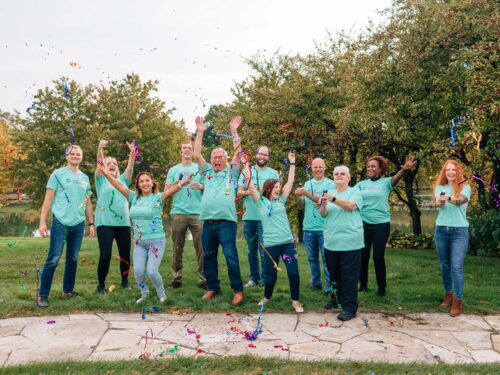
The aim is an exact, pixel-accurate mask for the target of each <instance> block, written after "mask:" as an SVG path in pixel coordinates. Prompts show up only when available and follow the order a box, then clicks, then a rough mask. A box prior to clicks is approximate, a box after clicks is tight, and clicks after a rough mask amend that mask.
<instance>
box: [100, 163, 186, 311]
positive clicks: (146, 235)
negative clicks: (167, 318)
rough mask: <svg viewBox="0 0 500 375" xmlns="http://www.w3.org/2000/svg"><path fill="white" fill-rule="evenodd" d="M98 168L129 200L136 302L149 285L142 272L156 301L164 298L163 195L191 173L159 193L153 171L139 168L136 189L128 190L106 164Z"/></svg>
mask: <svg viewBox="0 0 500 375" xmlns="http://www.w3.org/2000/svg"><path fill="white" fill-rule="evenodd" d="M97 170H98V172H99V173H101V174H103V175H104V176H106V178H107V179H108V181H109V182H110V183H111V185H113V186H114V187H115V189H116V190H118V191H119V192H120V193H121V194H123V196H124V197H125V198H127V200H128V201H129V203H130V219H131V220H132V226H133V230H134V239H135V246H134V274H135V280H136V282H137V285H138V286H139V289H140V290H141V297H139V298H138V299H137V301H136V303H142V302H144V301H146V299H147V297H148V296H149V289H148V286H147V284H146V272H147V275H148V277H149V279H150V280H151V283H152V284H153V286H154V287H155V289H156V294H157V295H158V298H159V299H160V302H165V300H166V299H167V296H166V293H165V287H164V285H163V279H162V277H161V275H160V273H159V272H158V269H159V268H160V263H161V259H162V258H163V253H164V252H165V242H166V238H165V232H164V230H163V223H162V218H161V214H162V211H163V205H164V203H165V202H166V200H167V198H168V197H169V196H171V195H172V194H175V193H177V192H178V191H180V190H181V189H182V188H183V187H184V186H187V185H188V184H189V182H190V180H191V175H190V176H188V178H187V179H185V180H182V181H179V182H178V183H176V184H174V185H172V186H171V187H170V188H169V189H168V190H165V191H164V192H163V193H158V185H157V183H156V182H155V180H154V178H153V175H152V174H151V173H149V172H141V173H139V175H138V176H137V178H136V180H135V188H136V191H133V190H129V189H128V188H126V187H125V186H124V185H123V184H122V183H121V182H120V181H119V180H117V179H116V178H114V177H113V176H112V175H111V174H110V172H109V170H108V169H107V168H106V166H102V165H99V166H98V168H97Z"/></svg>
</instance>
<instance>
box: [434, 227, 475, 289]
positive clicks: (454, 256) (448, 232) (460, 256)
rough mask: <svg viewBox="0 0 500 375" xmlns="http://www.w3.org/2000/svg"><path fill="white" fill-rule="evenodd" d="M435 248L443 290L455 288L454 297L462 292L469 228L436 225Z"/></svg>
mask: <svg viewBox="0 0 500 375" xmlns="http://www.w3.org/2000/svg"><path fill="white" fill-rule="evenodd" d="M434 240H435V241H436V248H437V251H438V254H439V262H440V263H441V276H442V277H443V286H444V290H445V292H447V293H449V292H452V291H453V289H454V290H455V292H454V295H455V298H458V299H462V297H463V293H464V259H465V254H466V253H467V248H468V245H469V228H466V227H445V226H441V225H438V226H436V232H435V233H434Z"/></svg>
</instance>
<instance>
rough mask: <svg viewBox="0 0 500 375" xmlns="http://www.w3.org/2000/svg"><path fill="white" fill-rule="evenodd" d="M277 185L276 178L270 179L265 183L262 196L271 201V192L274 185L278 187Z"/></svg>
mask: <svg viewBox="0 0 500 375" xmlns="http://www.w3.org/2000/svg"><path fill="white" fill-rule="evenodd" d="M277 183H278V181H277V180H275V179H274V178H268V179H267V180H266V181H264V185H263V186H262V195H263V196H264V197H266V198H267V199H269V200H271V199H270V198H271V192H272V191H273V189H274V185H276V184H277Z"/></svg>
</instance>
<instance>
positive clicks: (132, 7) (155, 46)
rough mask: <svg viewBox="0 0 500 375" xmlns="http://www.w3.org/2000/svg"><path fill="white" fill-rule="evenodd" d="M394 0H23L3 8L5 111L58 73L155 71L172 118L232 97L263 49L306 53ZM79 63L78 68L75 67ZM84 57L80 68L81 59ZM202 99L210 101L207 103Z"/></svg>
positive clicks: (104, 76) (83, 76)
mask: <svg viewBox="0 0 500 375" xmlns="http://www.w3.org/2000/svg"><path fill="white" fill-rule="evenodd" d="M389 5H390V0H350V1H345V0H344V1H340V0H310V1H305V0H267V1H266V0H253V1H240V0H232V1H230V0H218V1H215V0H213V1H207V0H205V1H201V0H197V1H189V0H182V1H177V0H173V1H172V0H163V1H159V0H155V1H148V0H141V1H139V0H121V1H118V0H99V1H97V0H86V1H79V2H76V1H69V0H65V1H61V0H54V1H52V0H45V1H42V0H38V1H35V0H23V1H5V2H3V4H2V8H1V11H0V109H1V110H3V111H13V110H14V109H17V110H19V111H20V112H23V113H24V111H25V110H26V108H27V107H29V106H30V105H31V101H32V98H33V94H34V93H35V92H36V90H37V89H39V88H43V87H45V86H47V85H51V82H52V81H53V80H55V79H58V78H59V77H61V76H68V77H70V78H71V79H74V80H76V81H77V82H79V83H82V84H87V83H94V84H99V83H101V81H102V83H103V84H107V83H108V82H109V80H111V79H120V78H121V77H123V76H125V75H126V74H127V73H132V72H133V73H137V74H139V75H140V77H141V79H143V80H146V79H158V80H159V81H160V84H159V93H158V95H159V97H160V98H161V99H162V100H163V101H165V102H166V104H167V107H175V108H176V111H175V112H174V118H175V119H178V120H180V119H184V120H185V121H186V125H187V126H188V128H189V129H193V128H194V118H195V117H196V115H198V114H201V115H203V114H204V113H205V112H206V111H207V110H208V107H209V106H210V105H212V104H220V103H227V102H229V101H231V99H232V96H231V91H230V90H231V88H232V87H233V86H234V82H235V81H241V80H242V79H244V78H245V77H246V76H247V75H248V74H249V72H250V70H249V69H248V67H247V65H246V64H245V61H244V59H245V58H248V57H251V56H252V55H254V54H256V53H257V52H259V51H260V52H261V53H264V54H266V55H271V54H272V53H273V52H275V51H277V50H278V49H279V50H280V52H282V53H290V54H295V53H302V54H306V53H309V52H312V51H313V50H314V43H315V41H316V42H320V43H321V42H324V41H325V40H326V36H327V32H328V31H329V32H331V33H335V32H336V31H340V30H353V32H355V30H358V29H360V28H363V27H365V26H366V25H367V22H368V20H369V19H372V20H374V21H376V22H378V21H379V20H380V16H379V15H378V14H377V10H382V9H384V8H385V7H387V6H389ZM70 62H76V63H77V66H76V67H72V66H70V64H69V63H70ZM78 65H79V66H78ZM204 105H205V106H204Z"/></svg>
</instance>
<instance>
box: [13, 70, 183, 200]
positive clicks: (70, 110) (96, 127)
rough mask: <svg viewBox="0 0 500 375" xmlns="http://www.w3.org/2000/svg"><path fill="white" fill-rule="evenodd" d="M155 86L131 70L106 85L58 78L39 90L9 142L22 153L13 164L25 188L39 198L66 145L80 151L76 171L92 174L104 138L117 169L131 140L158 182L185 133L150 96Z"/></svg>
mask: <svg viewBox="0 0 500 375" xmlns="http://www.w3.org/2000/svg"><path fill="white" fill-rule="evenodd" d="M157 84H158V82H157V81H147V82H141V80H140V78H139V77H138V76H137V75H135V74H131V75H127V76H126V77H125V78H123V79H122V80H120V81H112V82H111V84H110V86H109V87H104V86H100V87H97V86H94V85H92V84H90V85H88V86H85V87H82V86H80V85H78V84H77V83H76V82H74V81H71V82H70V81H68V80H67V79H64V78H62V79H61V80H58V81H54V87H46V88H45V89H43V90H39V92H38V93H37V95H36V96H35V100H34V107H33V109H32V110H30V111H29V113H28V114H27V117H25V118H23V117H21V116H20V114H19V113H18V114H17V116H16V117H15V119H14V127H15V130H14V132H13V140H14V143H15V144H16V147H18V149H20V150H22V152H23V153H24V155H26V159H24V160H16V161H15V164H14V168H15V169H16V172H17V173H16V177H17V178H18V179H20V180H22V179H24V178H27V177H29V183H28V184H27V185H26V187H25V192H26V193H29V194H30V196H31V198H32V199H33V200H34V202H35V203H37V204H39V203H40V202H41V200H42V199H43V196H44V191H45V185H46V182H47V180H48V177H49V175H50V173H51V172H52V171H53V169H55V168H58V167H61V166H63V165H64V164H65V159H64V152H65V148H66V147H67V146H68V145H71V144H72V143H75V144H78V145H80V146H81V147H82V150H83V152H84V163H83V164H82V166H81V169H82V171H83V172H84V173H87V174H92V173H93V171H94V168H95V152H96V149H97V144H98V141H99V139H107V140H109V141H110V143H109V147H108V149H107V153H108V155H111V156H114V157H116V158H117V160H118V161H119V164H120V166H121V168H122V169H123V168H124V167H125V163H126V160H127V159H128V148H127V147H126V145H125V141H132V140H135V141H136V143H137V145H138V147H139V150H140V154H141V157H140V158H138V161H137V164H138V166H139V169H147V170H150V171H151V172H152V173H153V174H154V175H155V176H156V177H157V178H158V180H159V181H162V180H163V179H164V178H165V174H166V167H167V166H169V165H172V164H174V163H176V162H177V159H178V153H177V150H178V147H177V146H178V145H179V144H180V142H181V140H183V139H185V137H186V131H185V130H184V125H183V124H182V123H177V122H175V121H173V120H171V118H170V115H171V113H172V110H171V109H169V110H167V109H165V103H164V102H162V101H161V100H160V99H158V98H157V97H156V96H154V93H155V92H156V91H157V87H156V86H157Z"/></svg>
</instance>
